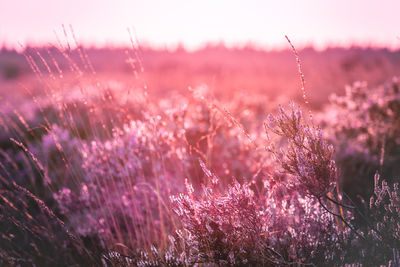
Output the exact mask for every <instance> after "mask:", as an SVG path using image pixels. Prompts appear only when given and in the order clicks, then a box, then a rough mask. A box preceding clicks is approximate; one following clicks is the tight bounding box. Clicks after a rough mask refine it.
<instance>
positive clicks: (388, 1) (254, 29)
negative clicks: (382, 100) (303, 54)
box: [0, 0, 400, 49]
mask: <svg viewBox="0 0 400 267" xmlns="http://www.w3.org/2000/svg"><path fill="white" fill-rule="evenodd" d="M399 11H400V1H399V0H379V1H378V0H334V1H333V0H197V1H195V0H142V1H138V0H68V1H65V0H36V1H32V0H0V45H2V44H6V45H7V46H12V47H17V46H18V43H21V44H23V45H27V44H34V45H41V44H48V43H51V44H55V43H56V40H57V37H56V36H58V38H59V39H60V40H61V42H63V41H64V40H65V39H66V37H65V35H64V32H63V28H62V25H63V24H64V25H66V28H67V29H69V25H72V27H73V29H74V32H75V34H76V36H77V39H78V41H79V42H80V43H83V44H86V45H97V46H104V45H126V44H129V34H128V31H127V28H128V27H130V28H132V29H134V32H135V35H136V37H137V38H138V40H139V41H140V42H141V43H142V44H147V45H153V46H155V47H160V48H163V47H167V48H172V47H174V46H176V45H177V44H179V43H181V44H183V45H184V46H185V47H187V48H188V49H196V48H199V47H201V46H204V45H205V44H206V43H220V42H224V43H225V44H226V45H228V46H241V45H246V44H248V43H251V44H253V45H256V46H257V47H261V48H265V49H273V48H279V47H281V46H282V45H285V46H287V43H286V40H285V37H284V36H285V35H288V36H289V37H290V38H291V40H292V42H293V43H295V44H296V45H297V46H307V45H313V46H314V47H316V48H317V49H319V48H324V47H326V46H337V45H339V46H350V45H352V44H357V45H361V46H381V47H387V48H392V49H393V48H400V15H399ZM68 34H69V33H67V36H68ZM67 38H69V39H70V38H71V37H67Z"/></svg>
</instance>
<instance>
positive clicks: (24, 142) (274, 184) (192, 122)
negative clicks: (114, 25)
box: [0, 42, 400, 266]
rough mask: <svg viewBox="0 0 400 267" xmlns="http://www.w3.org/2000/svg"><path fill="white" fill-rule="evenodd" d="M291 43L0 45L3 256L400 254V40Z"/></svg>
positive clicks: (122, 262)
mask: <svg viewBox="0 0 400 267" xmlns="http://www.w3.org/2000/svg"><path fill="white" fill-rule="evenodd" d="M294 52H295V53H294ZM296 53H297V52H296V51H295V50H293V49H292V48H291V46H290V43H288V49H287V50H281V51H269V52H266V51H263V50H256V49H254V48H251V47H245V48H241V49H239V48H238V49H228V48H225V47H224V46H223V45H219V46H208V47H205V48H203V49H201V50H197V51H194V52H187V51H185V50H184V49H183V48H181V49H177V50H174V51H168V50H154V49H150V48H141V47H139V46H137V44H136V43H135V42H133V46H132V47H131V48H129V49H128V48H126V49H122V48H121V49H120V48H107V49H106V48H104V49H95V48H83V47H81V46H79V45H78V46H77V45H76V44H75V45H74V44H71V47H62V46H61V47H60V46H57V47H53V46H52V47H39V48H25V49H24V50H23V51H22V52H20V53H17V52H15V51H12V50H7V49H3V50H2V51H1V54H0V70H1V75H2V76H1V80H0V88H1V91H0V94H1V98H0V101H1V106H0V108H1V117H0V127H1V132H0V144H1V146H0V229H1V234H0V244H1V245H0V265H2V266H400V256H399V252H400V249H399V248H400V215H399V214H400V191H399V185H398V182H399V179H400V178H399V174H400V154H399V152H400V80H398V78H397V77H396V74H397V75H398V74H399V71H400V64H399V62H400V61H399V60H400V53H399V52H396V51H388V50H385V49H365V48H356V47H354V48H349V49H344V48H330V49H326V50H323V51H315V50H314V49H312V48H306V49H301V50H299V51H298V54H297V56H296ZM298 60H301V65H299V64H298ZM299 67H300V72H299ZM304 81H305V83H304Z"/></svg>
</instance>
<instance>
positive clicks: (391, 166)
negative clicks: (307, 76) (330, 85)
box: [322, 77, 400, 200]
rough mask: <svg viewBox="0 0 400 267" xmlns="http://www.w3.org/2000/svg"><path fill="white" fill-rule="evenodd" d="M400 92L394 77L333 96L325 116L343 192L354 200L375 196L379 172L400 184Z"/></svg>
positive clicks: (348, 88) (359, 84) (363, 84)
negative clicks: (374, 86) (376, 175)
mask: <svg viewBox="0 0 400 267" xmlns="http://www.w3.org/2000/svg"><path fill="white" fill-rule="evenodd" d="M399 118H400V91H399V80H398V78H396V77H395V78H393V79H392V81H391V82H390V83H388V84H385V85H384V86H380V87H377V88H369V87H368V86H367V84H366V83H361V82H358V83H355V84H354V85H353V86H348V87H347V88H346V95H345V96H340V97H339V96H336V95H334V96H333V97H332V104H331V105H330V106H329V108H328V109H327V112H325V114H324V115H323V118H322V120H323V121H324V123H325V124H326V128H327V132H328V137H329V138H330V139H331V141H332V142H333V143H334V144H335V147H336V148H337V153H336V155H335V158H336V161H337V162H338V165H339V168H340V170H341V172H340V178H341V183H342V184H343V187H344V188H343V189H344V191H345V192H347V193H348V194H349V195H351V196H352V198H353V199H354V200H355V199H356V195H361V196H363V197H364V198H366V199H367V198H368V197H369V195H370V194H372V193H373V180H372V177H373V175H374V173H375V171H376V170H378V169H379V171H380V172H381V174H382V175H383V176H385V177H387V179H388V181H391V182H395V181H398V179H397V178H396V177H398V173H399V171H400V169H399V168H398V166H400V165H399V163H400V157H399V151H400V139H399V136H400V123H399Z"/></svg>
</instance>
